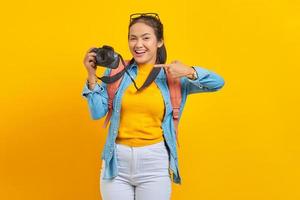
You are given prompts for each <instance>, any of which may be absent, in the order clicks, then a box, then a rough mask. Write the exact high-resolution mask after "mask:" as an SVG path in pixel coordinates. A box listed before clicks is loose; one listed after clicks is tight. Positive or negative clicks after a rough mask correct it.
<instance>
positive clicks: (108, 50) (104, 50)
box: [90, 45, 120, 69]
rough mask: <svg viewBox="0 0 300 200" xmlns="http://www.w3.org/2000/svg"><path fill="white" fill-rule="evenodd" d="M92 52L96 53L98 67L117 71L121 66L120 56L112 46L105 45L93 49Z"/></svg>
mask: <svg viewBox="0 0 300 200" xmlns="http://www.w3.org/2000/svg"><path fill="white" fill-rule="evenodd" d="M90 52H95V53H96V65H97V66H103V67H107V68H112V69H116V68H117V67H118V66H119V62H120V56H119V54H118V53H116V52H115V51H114V49H113V48H112V47H111V46H107V45H103V46H102V47H100V48H93V49H92V50H91V51H90Z"/></svg>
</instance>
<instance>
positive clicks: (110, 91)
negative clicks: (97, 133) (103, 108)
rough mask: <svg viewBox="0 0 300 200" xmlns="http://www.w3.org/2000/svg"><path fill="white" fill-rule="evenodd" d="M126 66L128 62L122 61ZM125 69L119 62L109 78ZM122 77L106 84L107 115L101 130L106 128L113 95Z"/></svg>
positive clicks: (110, 113)
mask: <svg viewBox="0 0 300 200" xmlns="http://www.w3.org/2000/svg"><path fill="white" fill-rule="evenodd" d="M124 62H125V64H126V66H127V65H128V63H129V62H130V61H129V60H125V61H124ZM124 68H125V66H124V65H123V64H122V63H121V62H120V63H119V66H118V67H117V68H115V69H111V71H110V74H109V76H113V75H115V74H117V73H119V72H120V71H122V70H123V69H124ZM122 79H123V77H122V78H120V79H118V80H117V81H115V82H113V83H111V84H107V94H108V113H107V115H106V118H105V121H104V124H103V128H106V127H107V124H108V122H109V121H110V117H111V115H112V109H113V100H114V97H115V94H116V92H117V90H118V88H119V86H120V83H121V81H122Z"/></svg>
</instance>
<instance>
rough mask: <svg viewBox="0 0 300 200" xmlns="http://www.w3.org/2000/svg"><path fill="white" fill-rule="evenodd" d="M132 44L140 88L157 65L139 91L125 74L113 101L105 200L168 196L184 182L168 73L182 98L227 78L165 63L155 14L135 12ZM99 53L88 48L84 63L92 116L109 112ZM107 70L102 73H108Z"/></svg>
mask: <svg viewBox="0 0 300 200" xmlns="http://www.w3.org/2000/svg"><path fill="white" fill-rule="evenodd" d="M128 44H129V49H130V52H131V54H132V56H133V58H132V59H131V60H130V64H129V65H130V66H129V68H128V72H129V74H130V75H131V76H132V77H133V78H134V81H135V83H136V85H137V86H138V87H140V86H142V85H143V83H144V82H145V80H146V79H147V77H148V75H149V74H150V72H151V71H152V70H153V69H154V68H160V71H159V73H158V75H157V76H156V77H155V80H154V81H153V82H152V83H151V84H149V85H148V86H147V87H146V88H144V89H143V90H142V91H141V92H139V93H136V91H137V89H136V87H135V86H134V84H133V83H132V80H131V79H130V77H129V75H128V74H126V73H125V74H124V77H123V79H122V81H121V84H120V86H119V89H118V91H117V93H116V94H115V97H114V101H113V111H112V115H111V119H110V127H109V133H108V136H107V139H106V143H105V146H104V150H103V152H102V169H101V175H100V190H101V196H102V199H103V200H120V199H122V200H134V199H135V200H153V199H155V200H168V199H170V197H171V182H172V181H173V182H174V183H177V184H181V177H180V174H179V165H178V157H177V148H176V136H175V128H174V123H173V116H172V105H171V100H170V93H169V89H168V85H167V79H166V73H167V72H168V73H169V74H170V75H171V76H172V77H173V78H180V83H181V94H182V102H181V106H180V113H179V116H181V114H182V110H183V107H184V104H185V101H186V97H187V95H189V94H193V93H200V92H213V91H217V90H219V89H220V88H222V87H223V85H224V80H223V78H222V77H221V76H219V75H217V74H216V73H214V72H212V71H209V70H207V69H204V68H202V67H200V66H193V67H190V66H187V65H185V64H183V63H182V62H179V61H173V62H171V63H170V64H165V63H166V58H167V53H166V48H165V45H164V37H163V24H162V23H161V21H160V19H159V17H158V15H157V14H155V13H137V14H133V15H131V18H130V24H129V30H128ZM95 56H96V53H94V52H90V50H89V51H88V52H87V54H86V56H85V58H84V65H85V67H86V70H87V72H88V79H87V82H86V84H85V85H84V89H83V93H82V95H83V96H84V97H85V98H86V99H87V101H88V105H89V109H90V112H91V115H92V118H93V119H100V118H102V117H103V116H105V115H106V114H107V112H108V94H107V84H105V83H104V82H101V84H99V83H98V82H97V77H96V65H95V62H96V61H95ZM110 70H111V69H109V68H107V69H106V70H105V72H104V75H108V74H109V73H110Z"/></svg>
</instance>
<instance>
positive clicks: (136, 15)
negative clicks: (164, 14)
mask: <svg viewBox="0 0 300 200" xmlns="http://www.w3.org/2000/svg"><path fill="white" fill-rule="evenodd" d="M141 16H151V17H155V18H156V19H158V20H159V21H160V19H159V16H158V14H157V13H134V14H131V15H130V23H131V22H132V20H134V19H135V18H138V17H141Z"/></svg>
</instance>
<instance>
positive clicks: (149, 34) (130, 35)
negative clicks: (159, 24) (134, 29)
mask: <svg viewBox="0 0 300 200" xmlns="http://www.w3.org/2000/svg"><path fill="white" fill-rule="evenodd" d="M147 34H149V35H151V34H150V33H144V34H143V35H141V36H145V35H147ZM130 36H134V37H136V35H133V34H132V35H130Z"/></svg>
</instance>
